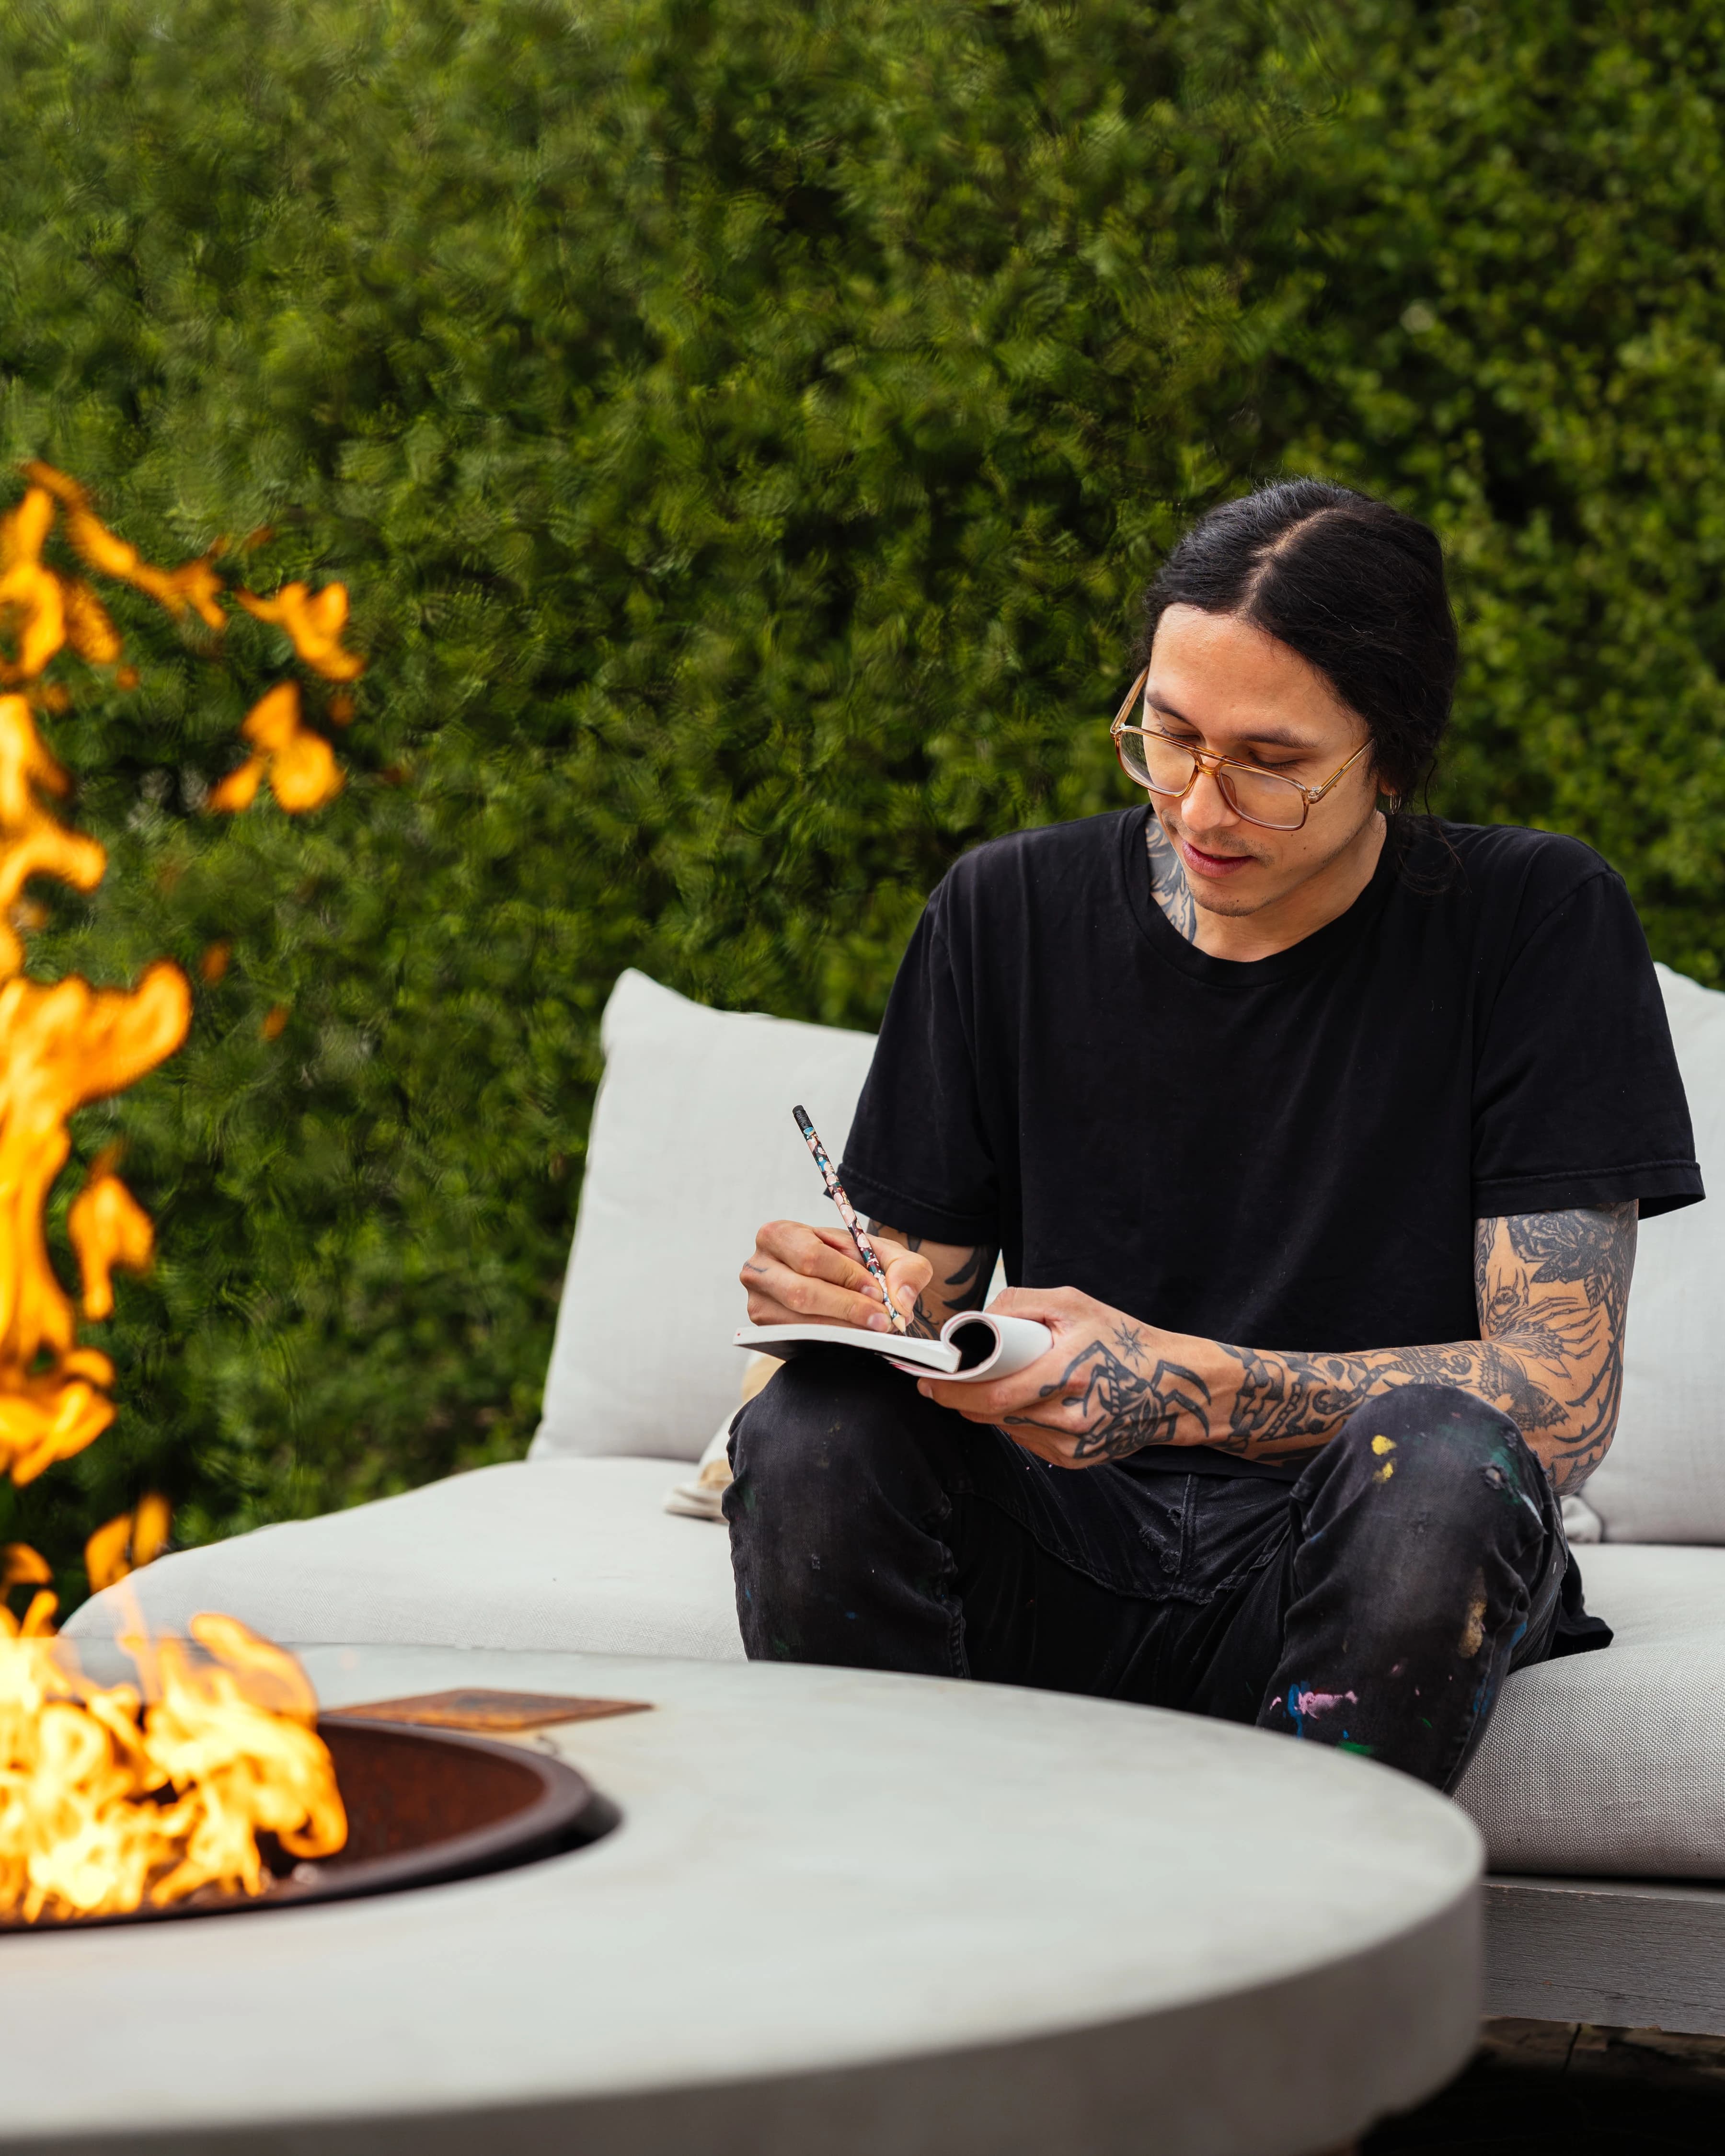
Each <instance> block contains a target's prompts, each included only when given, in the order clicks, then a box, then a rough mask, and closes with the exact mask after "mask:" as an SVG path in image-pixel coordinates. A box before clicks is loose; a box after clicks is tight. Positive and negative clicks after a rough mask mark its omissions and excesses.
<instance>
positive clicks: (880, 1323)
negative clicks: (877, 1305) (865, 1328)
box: [869, 1310, 892, 1332]
mask: <svg viewBox="0 0 1725 2156" xmlns="http://www.w3.org/2000/svg"><path fill="white" fill-rule="evenodd" d="M869 1330H870V1332H891V1330H892V1320H891V1318H890V1317H887V1315H886V1312H884V1311H880V1310H876V1311H871V1312H870V1315H869Z"/></svg>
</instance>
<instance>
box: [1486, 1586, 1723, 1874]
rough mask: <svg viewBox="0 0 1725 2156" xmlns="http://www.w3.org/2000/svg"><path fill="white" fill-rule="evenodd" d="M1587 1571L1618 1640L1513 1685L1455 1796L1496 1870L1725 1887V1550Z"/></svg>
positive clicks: (1592, 1599) (1522, 1676)
mask: <svg viewBox="0 0 1725 2156" xmlns="http://www.w3.org/2000/svg"><path fill="white" fill-rule="evenodd" d="M1581 1568H1582V1573H1583V1575H1584V1578H1585V1581H1586V1584H1587V1600H1588V1607H1589V1609H1596V1610H1597V1611H1598V1612H1599V1614H1600V1615H1601V1616H1602V1617H1604V1619H1605V1620H1607V1621H1608V1622H1609V1624H1610V1625H1612V1626H1613V1627H1614V1628H1615V1631H1616V1634H1617V1637H1616V1639H1615V1641H1614V1642H1613V1644H1612V1645H1611V1646H1610V1647H1609V1648H1608V1649H1607V1650H1605V1651H1604V1653H1603V1654H1592V1655H1567V1656H1565V1658H1564V1659H1563V1661H1557V1662H1542V1663H1540V1664H1539V1665H1538V1666H1537V1667H1535V1668H1533V1669H1529V1670H1521V1671H1517V1673H1516V1675H1515V1676H1512V1677H1511V1678H1510V1680H1509V1681H1508V1682H1507V1684H1506V1685H1505V1686H1504V1688H1503V1696H1502V1699H1501V1700H1500V1701H1499V1702H1498V1706H1497V1713H1496V1714H1495V1715H1494V1716H1493V1717H1492V1720H1491V1727H1489V1728H1488V1729H1487V1731H1486V1738H1485V1742H1484V1743H1483V1744H1481V1747H1480V1749H1479V1752H1478V1753H1477V1754H1476V1757H1475V1758H1474V1760H1473V1763H1472V1764H1471V1766H1470V1767H1469V1768H1468V1770H1467V1772H1466V1774H1465V1775H1464V1776H1463V1777H1462V1781H1461V1788H1460V1789H1458V1790H1457V1792H1456V1795H1457V1797H1458V1799H1459V1800H1460V1802H1461V1804H1462V1805H1463V1807H1464V1808H1465V1809H1466V1810H1467V1811H1469V1812H1471V1814H1472V1815H1473V1817H1474V1820H1475V1821H1476V1823H1477V1825H1478V1826H1479V1828H1480V1830H1481V1833H1482V1834H1483V1835H1485V1837H1486V1845H1487V1847H1488V1848H1489V1850H1490V1852H1491V1868H1492V1870H1493V1871H1545V1872H1558V1873H1568V1874H1572V1875H1580V1876H1596V1877H1597V1876H1617V1877H1620V1878H1629V1879H1658V1878H1676V1879H1684V1878H1689V1879H1725V1550H1716V1549H1697V1548H1683V1549H1670V1548H1658V1547H1643V1548H1636V1547H1635V1546H1634V1545H1632V1544H1614V1543H1601V1544H1599V1546H1598V1547H1597V1548H1593V1549H1589V1550H1588V1551H1586V1552H1585V1553H1584V1555H1583V1558H1582V1560H1581Z"/></svg>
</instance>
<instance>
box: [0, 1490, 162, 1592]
mask: <svg viewBox="0 0 1725 2156" xmlns="http://www.w3.org/2000/svg"><path fill="white" fill-rule="evenodd" d="M173 1517H174V1516H173V1508H172V1506H171V1505H170V1504H169V1503H168V1501H167V1498H166V1497H163V1496H159V1495H158V1494H157V1493H156V1492H155V1491H151V1494H150V1495H149V1496H147V1497H141V1498H140V1499H139V1500H138V1504H137V1510H136V1512H122V1513H121V1515H120V1517H118V1518H117V1519H113V1520H109V1521H107V1522H105V1524H104V1525H103V1526H101V1527H98V1528H97V1529H96V1531H95V1533H94V1534H93V1535H92V1536H91V1537H90V1540H89V1541H88V1542H87V1543H85V1545H84V1569H85V1575H86V1576H87V1578H89V1581H90V1593H91V1594H100V1593H101V1591H102V1589H104V1588H105V1587H117V1586H118V1585H119V1584H120V1583H121V1580H122V1579H124V1578H126V1574H127V1573H132V1572H136V1570H137V1569H138V1568H139V1566H140V1565H146V1564H149V1563H151V1562H152V1561H153V1560H154V1559H155V1558H158V1557H159V1556H160V1555H161V1554H162V1551H163V1550H164V1549H165V1548H167V1538H168V1535H169V1533H170V1532H171V1531H172V1527H173ZM11 1547H12V1548H15V1549H22V1548H23V1547H24V1545H23V1543H13V1544H12V1545H11ZM29 1554H30V1555H31V1556H32V1557H34V1556H35V1554H36V1553H35V1552H34V1551H33V1550H32V1551H31V1552H30V1553H29ZM45 1576H46V1574H45V1569H44V1577H45ZM7 1584H8V1585H9V1584H11V1583H10V1582H9V1581H8V1583H7Z"/></svg>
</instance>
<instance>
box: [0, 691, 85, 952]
mask: <svg viewBox="0 0 1725 2156" xmlns="http://www.w3.org/2000/svg"><path fill="white" fill-rule="evenodd" d="M71 785H72V782H71V780H70V779H69V778H68V777H67V776H66V773H65V772H64V770H63V769H62V767H60V765H59V764H58V763H57V762H55V761H54V758H53V757H51V756H50V755H49V752H48V751H47V750H46V749H45V748H44V747H43V745H42V740H41V737H40V736H39V734H38V733H37V731H36V721H35V720H34V718H33V716H32V715H31V711H30V706H29V705H28V703H27V702H26V701H25V700H24V698H23V697H22V696H0V978H3V977H4V976H5V975H7V974H9V973H17V972H18V969H19V968H20V967H21V966H22V965H23V962H24V947H23V944H22V943H21V942H19V941H18V935H17V932H16V931H15V930H14V928H13V925H12V919H13V911H14V909H15V908H16V907H17V906H18V904H19V902H20V901H21V900H22V899H23V889H24V885H25V882H26V881H27V880H28V878H29V877H31V876H33V875H51V876H58V877H59V880H60V881H61V882H62V883H69V884H70V885H72V886H73V888H74V890H76V891H94V890H95V887H96V885H98V884H99V883H100V881H101V880H102V876H103V874H104V872H105V870H106V868H107V865H108V856H107V855H106V853H105V851H104V850H103V849H102V847H101V846H100V845H99V844H97V842H96V841H95V839H86V838H85V837H83V836H82V835H81V834H80V833H78V832H76V831H69V830H68V829H66V827H65V825H64V824H62V823H60V822H59V819H57V818H56V817H54V816H52V815H50V814H49V812H48V810H47V809H45V808H44V807H43V806H42V804H41V803H40V802H39V800H38V799H37V793H38V791H39V790H40V791H42V792H44V793H56V794H64V793H69V792H70V791H71Z"/></svg>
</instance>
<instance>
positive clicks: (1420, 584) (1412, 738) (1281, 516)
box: [1138, 479, 1456, 809]
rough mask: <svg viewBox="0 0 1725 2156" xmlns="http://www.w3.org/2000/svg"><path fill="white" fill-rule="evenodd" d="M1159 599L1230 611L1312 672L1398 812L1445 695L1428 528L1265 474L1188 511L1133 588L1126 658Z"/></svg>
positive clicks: (1152, 625)
mask: <svg viewBox="0 0 1725 2156" xmlns="http://www.w3.org/2000/svg"><path fill="white" fill-rule="evenodd" d="M1171 606H1192V607H1201V608H1203V610H1204V613H1226V614H1234V615H1235V616H1237V617H1238V618H1239V619H1240V620H1242V621H1249V622H1251V623H1252V624H1254V625H1255V627H1257V628H1259V629H1266V630H1267V631H1268V632H1269V634H1271V636H1274V637H1276V638H1277V639H1280V641H1281V642H1282V643H1283V644H1286V645H1287V646H1288V647H1289V649H1291V650H1293V651H1297V652H1298V653H1299V654H1300V656H1301V658H1302V659H1304V660H1307V662H1308V663H1309V664H1310V665H1313V666H1315V667H1317V670H1318V671H1319V672H1320V673H1321V674H1322V675H1324V676H1325V678H1326V679H1327V680H1328V682H1329V684H1330V685H1331V687H1332V688H1333V689H1334V690H1335V691H1336V694H1337V696H1339V697H1340V698H1341V699H1342V701H1343V703H1344V704H1347V705H1348V706H1351V707H1352V708H1353V710H1354V711H1358V714H1359V716H1361V718H1363V720H1364V721H1365V722H1366V726H1367V729H1368V731H1369V732H1370V735H1371V737H1372V759H1373V764H1374V766H1375V767H1376V769H1377V773H1378V782H1379V783H1380V785H1381V786H1382V788H1383V789H1384V793H1386V794H1388V795H1389V796H1390V797H1391V799H1392V801H1393V803H1394V806H1395V807H1396V808H1398V809H1403V808H1406V806H1407V804H1408V803H1409V802H1410V801H1411V800H1412V799H1413V798H1414V795H1415V794H1416V793H1420V792H1421V791H1422V790H1423V789H1424V788H1425V786H1426V785H1427V784H1428V783H1430V778H1431V773H1432V770H1433V767H1434V766H1435V762H1436V760H1437V751H1438V743H1439V742H1440V741H1441V740H1442V738H1443V733H1444V729H1445V726H1448V724H1449V722H1450V701H1451V699H1452V698H1453V697H1454V696H1455V665H1456V643H1455V615H1454V613H1451V611H1450V594H1449V592H1448V590H1447V588H1446V587H1445V583H1444V556H1443V549H1442V548H1441V547H1440V546H1439V544H1438V540H1437V534H1436V533H1435V531H1432V530H1430V527H1429V526H1426V525H1424V524H1421V523H1420V521H1419V520H1418V519H1417V518H1415V517H1412V516H1404V515H1403V514H1402V512H1401V511H1400V510H1399V509H1392V508H1391V507H1390V506H1389V503H1388V502H1387V501H1374V500H1373V498H1372V497H1371V495H1368V494H1356V493H1355V492H1354V491H1353V489H1352V488H1351V487H1346V486H1333V485H1331V484H1330V483H1329V481H1327V480H1318V479H1290V480H1276V481H1275V482H1274V483H1273V484H1272V485H1267V486H1260V488H1258V490H1256V492H1255V493H1252V494H1248V495H1243V496H1242V497H1241V498H1240V500H1237V501H1224V502H1222V503H1220V504H1219V506H1217V507H1216V508H1214V509H1212V510H1210V511H1208V512H1207V513H1206V514H1205V515H1204V516H1201V517H1199V520H1198V521H1197V523H1196V524H1194V526H1193V527H1192V529H1191V530H1190V531H1189V532H1188V533H1187V534H1186V536H1185V537H1184V538H1183V539H1182V540H1181V542H1180V543H1179V545H1178V547H1175V549H1174V551H1173V553H1172V554H1170V555H1169V556H1168V559H1167V561H1166V562H1163V566H1162V571H1161V573H1160V574H1159V575H1158V577H1157V578H1156V581H1155V582H1154V583H1153V584H1152V585H1151V587H1150V588H1149V590H1148V591H1147V593H1145V595H1144V631H1143V638H1142V644H1141V646H1140V650H1139V660H1138V663H1139V664H1140V665H1143V664H1145V663H1146V662H1147V660H1148V659H1149V655H1150V646H1151V644H1152V643H1153V641H1154V639H1155V636H1156V624H1158V622H1159V621H1160V620H1161V619H1162V617H1163V614H1164V613H1166V611H1167V610H1168V608H1169V607H1171Z"/></svg>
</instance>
